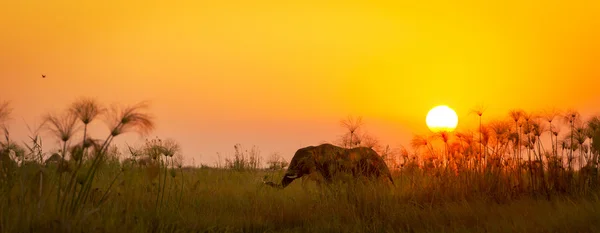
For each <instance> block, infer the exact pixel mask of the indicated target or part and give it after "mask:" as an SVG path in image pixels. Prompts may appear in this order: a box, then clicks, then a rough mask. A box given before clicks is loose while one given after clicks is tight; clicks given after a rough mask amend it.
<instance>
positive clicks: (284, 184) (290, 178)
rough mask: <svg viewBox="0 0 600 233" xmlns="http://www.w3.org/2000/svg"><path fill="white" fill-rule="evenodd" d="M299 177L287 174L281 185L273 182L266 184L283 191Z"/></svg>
mask: <svg viewBox="0 0 600 233" xmlns="http://www.w3.org/2000/svg"><path fill="white" fill-rule="evenodd" d="M298 177H299V176H297V175H289V174H286V175H285V176H283V179H282V180H281V184H275V183H273V182H271V181H267V182H264V183H265V184H266V185H269V186H271V187H275V188H280V189H283V188H285V187H287V186H288V185H289V184H290V183H292V181H294V180H295V179H297V178H298Z"/></svg>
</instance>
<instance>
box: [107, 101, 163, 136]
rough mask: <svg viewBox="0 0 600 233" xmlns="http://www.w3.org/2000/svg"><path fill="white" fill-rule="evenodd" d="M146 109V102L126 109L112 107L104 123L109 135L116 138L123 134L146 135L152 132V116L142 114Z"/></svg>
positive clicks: (117, 106)
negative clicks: (109, 129) (108, 129)
mask: <svg viewBox="0 0 600 233" xmlns="http://www.w3.org/2000/svg"><path fill="white" fill-rule="evenodd" d="M148 108H149V103H148V102H141V103H138V104H135V105H132V106H128V107H121V106H119V105H112V107H111V108H110V109H109V110H108V114H107V117H106V122H107V124H108V125H109V127H110V128H111V135H113V136H117V135H119V134H122V133H125V132H137V133H139V134H141V135H148V134H149V133H150V132H151V131H152V130H154V120H153V117H152V115H150V114H149V113H146V112H144V110H146V109H148Z"/></svg>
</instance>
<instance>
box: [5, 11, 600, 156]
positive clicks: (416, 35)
mask: <svg viewBox="0 0 600 233" xmlns="http://www.w3.org/2000/svg"><path fill="white" fill-rule="evenodd" d="M198 2H201V1H162V2H156V1H117V0H107V1H98V2H92V1H74V0H61V1H42V0H39V1H34V0H21V1H2V2H0V32H1V36H0V79H1V85H0V99H2V100H10V101H11V102H12V104H13V107H14V108H15V114H14V118H15V119H16V120H15V121H14V124H13V126H12V128H13V131H15V132H14V133H13V134H14V135H16V137H24V135H25V133H26V130H25V129H24V126H23V124H22V120H21V118H25V120H27V121H28V122H33V121H34V119H36V117H38V116H40V115H41V114H43V113H45V112H47V111H50V110H58V109H61V108H64V107H66V105H67V104H68V103H70V102H72V101H73V100H74V99H76V98H77V97H81V96H90V97H95V98H97V99H98V100H100V101H102V102H105V103H111V102H120V103H125V104H127V103H134V102H137V101H141V100H152V101H153V112H154V113H155V115H156V117H157V126H158V127H157V131H156V132H155V134H154V135H157V136H160V137H172V138H174V139H176V140H178V141H180V142H181V144H182V146H183V150H184V153H185V154H186V157H188V158H195V160H196V162H197V163H199V162H204V163H212V162H213V161H214V159H215V158H216V156H215V154H216V152H221V153H222V154H224V155H227V154H230V153H231V151H232V150H233V147H232V146H233V144H235V143H242V144H243V145H245V146H247V147H250V146H251V145H253V144H254V145H257V146H259V147H260V148H261V150H262V153H263V155H264V156H268V154H270V153H271V152H275V151H277V152H280V153H281V154H282V155H283V156H284V157H286V158H291V156H292V153H293V152H294V151H295V150H296V149H297V148H299V147H301V146H308V145H312V144H317V143H320V142H323V141H332V140H334V139H336V137H337V136H338V135H340V134H341V133H342V132H343V131H342V129H341V128H340V127H339V120H340V119H342V118H344V117H346V116H347V115H349V114H351V115H355V116H363V118H364V119H365V121H366V123H367V125H366V126H367V130H368V131H369V132H371V133H373V134H375V135H377V136H378V137H379V138H380V139H381V140H382V141H383V142H384V143H386V144H391V145H392V146H395V145H398V144H407V142H408V140H409V138H410V137H411V135H412V134H413V133H424V132H426V131H427V129H426V126H425V114H426V113H427V111H428V110H429V109H430V108H432V107H433V106H435V105H439V104H447V105H449V106H450V107H452V108H454V109H455V110H456V111H457V113H458V115H459V118H460V120H459V121H460V122H459V127H461V126H462V125H464V124H465V122H469V121H470V120H473V116H472V115H471V116H469V115H468V113H469V110H470V109H472V108H473V107H474V106H476V105H478V104H484V105H486V106H487V107H488V109H487V113H486V115H488V116H489V118H492V117H495V116H504V115H505V114H506V112H507V111H508V110H509V109H512V108H524V109H526V110H531V111H533V110H539V109H544V108H548V107H550V106H552V107H557V108H570V107H573V108H576V109H578V110H580V111H581V112H582V113H587V114H590V113H597V111H598V110H600V109H597V106H596V103H598V102H600V94H599V92H598V91H597V87H598V84H600V82H599V81H597V79H598V78H599V77H600V64H598V63H599V62H598V61H600V42H598V41H600V31H599V30H598V28H600V17H598V15H600V2H598V1H595V0H589V1H583V0H574V1H495V2H493V3H492V1H428V2H425V1H390V2H385V1H379V2H374V1H364V2H358V1H357V2H351V3H349V2H348V1H346V2H344V3H335V2H330V3H320V1H302V3H286V2H285V1H246V2H241V1H227V2H225V1H215V2H219V3H198ZM206 2H212V1H206ZM522 2H527V3H522ZM42 73H44V74H47V75H48V78H47V79H41V78H40V75H41V74H42ZM134 139H135V138H134ZM48 147H50V146H48Z"/></svg>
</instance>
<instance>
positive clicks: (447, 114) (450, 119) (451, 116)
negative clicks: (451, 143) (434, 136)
mask: <svg viewBox="0 0 600 233" xmlns="http://www.w3.org/2000/svg"><path fill="white" fill-rule="evenodd" d="M425 122H426V123H427V127H429V129H430V130H431V131H433V132H440V131H448V132H452V131H453V130H454V129H455V128H456V125H457V124H458V116H457V115H456V112H454V110H452V109H451V108H450V107H448V106H446V105H441V106H437V107H435V108H432V109H431V110H429V113H427V118H426V119H425Z"/></svg>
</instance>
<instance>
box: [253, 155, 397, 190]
mask: <svg viewBox="0 0 600 233" xmlns="http://www.w3.org/2000/svg"><path fill="white" fill-rule="evenodd" d="M314 172H318V173H320V174H321V175H322V176H323V178H324V179H325V181H327V182H328V183H331V182H332V181H333V180H334V179H335V178H336V176H338V175H342V174H350V175H352V176H353V177H354V178H358V177H361V176H364V177H370V178H384V179H389V181H390V182H391V183H392V184H394V180H393V179H392V176H391V174H390V171H389V169H388V167H387V165H386V164H385V161H383V159H382V158H381V156H379V155H378V154H377V152H375V151H374V150H373V149H371V148H367V147H357V148H352V149H346V148H342V147H338V146H334V145H331V144H322V145H319V146H309V147H305V148H301V149H299V150H298V151H296V153H295V154H294V157H293V158H292V161H291V162H290V165H289V166H288V169H287V171H286V172H285V175H284V176H283V179H282V180H281V183H279V184H276V183H273V182H270V181H263V182H264V183H265V184H267V185H269V186H272V187H276V188H285V187H287V186H288V185H289V184H290V183H291V182H292V181H294V180H295V179H298V178H300V177H302V176H306V175H308V174H312V173H314Z"/></svg>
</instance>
